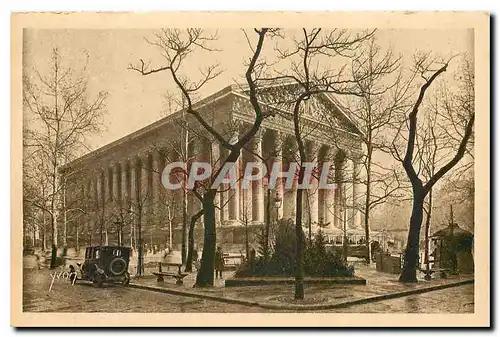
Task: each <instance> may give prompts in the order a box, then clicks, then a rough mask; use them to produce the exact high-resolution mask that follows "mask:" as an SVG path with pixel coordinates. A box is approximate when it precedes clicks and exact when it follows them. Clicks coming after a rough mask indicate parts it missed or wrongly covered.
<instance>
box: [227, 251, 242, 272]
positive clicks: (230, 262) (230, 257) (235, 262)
mask: <svg viewBox="0 0 500 337" xmlns="http://www.w3.org/2000/svg"><path fill="white" fill-rule="evenodd" d="M222 257H223V258H224V269H235V268H236V267H238V266H239V265H240V264H242V263H243V261H244V260H245V256H244V255H243V254H236V253H223V254H222Z"/></svg>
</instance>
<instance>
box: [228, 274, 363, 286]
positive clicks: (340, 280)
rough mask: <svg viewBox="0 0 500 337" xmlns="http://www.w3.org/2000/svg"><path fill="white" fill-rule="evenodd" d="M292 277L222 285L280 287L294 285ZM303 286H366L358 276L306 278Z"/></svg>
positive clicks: (250, 279) (241, 280) (247, 279)
mask: <svg viewBox="0 0 500 337" xmlns="http://www.w3.org/2000/svg"><path fill="white" fill-rule="evenodd" d="M294 283H295V279H294V278H293V277H276V278H265V277H243V278H229V279H227V280H225V282H224V285H225V287H226V288H228V287H241V286H260V285H280V284H294ZM304 284H330V285H339V284H340V285H366V280H365V279H364V278H362V277H359V276H354V277H329V278H328V277H306V278H304Z"/></svg>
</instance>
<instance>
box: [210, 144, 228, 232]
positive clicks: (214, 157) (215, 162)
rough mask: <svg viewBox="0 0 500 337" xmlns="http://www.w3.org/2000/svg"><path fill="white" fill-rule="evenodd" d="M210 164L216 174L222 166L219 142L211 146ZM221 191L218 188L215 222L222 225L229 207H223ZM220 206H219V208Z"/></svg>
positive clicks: (215, 201)
mask: <svg viewBox="0 0 500 337" xmlns="http://www.w3.org/2000/svg"><path fill="white" fill-rule="evenodd" d="M210 151H211V152H210V166H212V174H215V172H217V170H218V169H219V167H220V148H219V142H217V141H216V142H213V143H212V144H211V146H210ZM221 194H222V193H221V192H220V188H218V192H217V193H216V194H215V198H214V206H215V224H216V225H220V224H221V221H224V220H227V210H228V209H227V207H224V208H222V207H221V199H222V198H221ZM217 207H219V208H217Z"/></svg>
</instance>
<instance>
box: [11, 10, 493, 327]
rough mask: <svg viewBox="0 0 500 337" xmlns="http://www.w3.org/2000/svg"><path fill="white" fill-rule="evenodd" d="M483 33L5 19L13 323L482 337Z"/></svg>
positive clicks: (157, 18) (418, 23)
mask: <svg viewBox="0 0 500 337" xmlns="http://www.w3.org/2000/svg"><path fill="white" fill-rule="evenodd" d="M489 22H490V18H489V15H488V14H487V13H479V12H475V13H474V12H468V13H467V12H457V13H446V12H441V13H438V12H436V13H431V12H428V13H418V12H415V13H403V12H399V13H397V12H393V13H392V12H380V13H377V12H373V13H368V12H359V13H335V12H330V13H326V12H325V13H286V12H285V13H277V12H276V13H266V14H263V13H261V14H259V13H246V14H244V13H238V14H237V13H230V12H227V13H222V12H221V13H201V12H200V13H194V12H193V13H177V14H175V13H146V14H134V13H116V14H110V13H107V14H105V13H66V14H59V15H57V14H54V13H17V14H13V16H12V47H13V48H12V98H13V100H12V164H11V166H12V191H11V193H12V223H11V232H12V247H11V251H12V257H11V268H12V275H11V287H12V288H11V289H12V298H11V306H12V310H13V312H12V317H11V324H12V325H14V326H47V325H50V326H105V325H111V326H248V325H249V324H251V325H254V326H488V325H489V324H490V307H489V306H490V283H489V282H490V270H489V259H490V246H489V244H490V241H489V240H490V239H489V235H490V229H489V228H490V225H489V223H490V218H489V217H490V215H489V212H490V211H489V167H490V156H489V141H490V140H489V116H490V110H489V109H490V108H489V90H490V88H489V69H490V68H489V67H490V66H489V62H490V61H489V24H490V23H489ZM263 27H264V28H263ZM265 27H269V28H265ZM476 108H477V110H478V112H479V115H478V118H477V119H476V116H475V111H476ZM476 142H477V144H476ZM171 314H178V315H176V316H171ZM199 314H204V316H200V315H199ZM205 314H206V315H205ZM365 314H370V315H365ZM422 314H425V315H422ZM125 315H126V316H125ZM65 317H67V318H65ZM166 317H176V318H175V319H173V320H172V319H168V320H166V319H165V318H166ZM299 317H302V318H303V319H302V318H299ZM416 317H419V318H421V319H418V320H417V318H416Z"/></svg>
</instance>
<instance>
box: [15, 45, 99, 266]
mask: <svg viewBox="0 0 500 337" xmlns="http://www.w3.org/2000/svg"><path fill="white" fill-rule="evenodd" d="M61 59H62V57H61V54H60V53H59V51H58V50H57V48H54V49H53V51H52V59H51V62H50V68H49V69H48V71H47V74H45V75H42V74H41V73H40V72H39V71H37V70H34V74H33V76H29V75H28V74H25V75H24V77H23V109H24V110H25V111H26V113H27V115H28V116H30V118H32V120H31V121H30V123H29V126H28V128H29V132H28V133H27V136H28V138H27V139H26V145H27V146H29V147H32V148H33V149H34V150H33V152H34V153H36V156H38V157H39V158H43V161H44V165H46V166H47V170H44V172H46V173H47V175H48V183H49V186H50V192H49V193H48V196H47V197H48V202H47V209H46V211H47V213H48V214H49V216H50V223H51V227H52V258H51V268H54V266H55V265H54V264H55V260H56V255H57V246H58V241H57V223H58V219H59V214H60V202H61V194H62V191H63V189H62V188H63V186H62V185H63V184H62V183H61V180H60V170H61V169H62V168H63V166H64V165H65V164H66V163H68V162H69V161H70V160H71V159H73V158H74V157H75V156H77V155H78V151H79V150H81V148H82V147H83V146H84V144H85V137H86V136H87V135H89V134H91V133H95V132H99V131H100V128H101V125H102V124H101V117H102V115H103V114H104V112H105V99H106V96H107V94H106V93H105V92H99V93H98V94H97V95H96V97H94V98H90V97H89V93H88V87H87V80H86V78H85V77H83V76H74V72H73V70H72V69H71V68H70V67H64V66H63V65H62V64H61Z"/></svg>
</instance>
